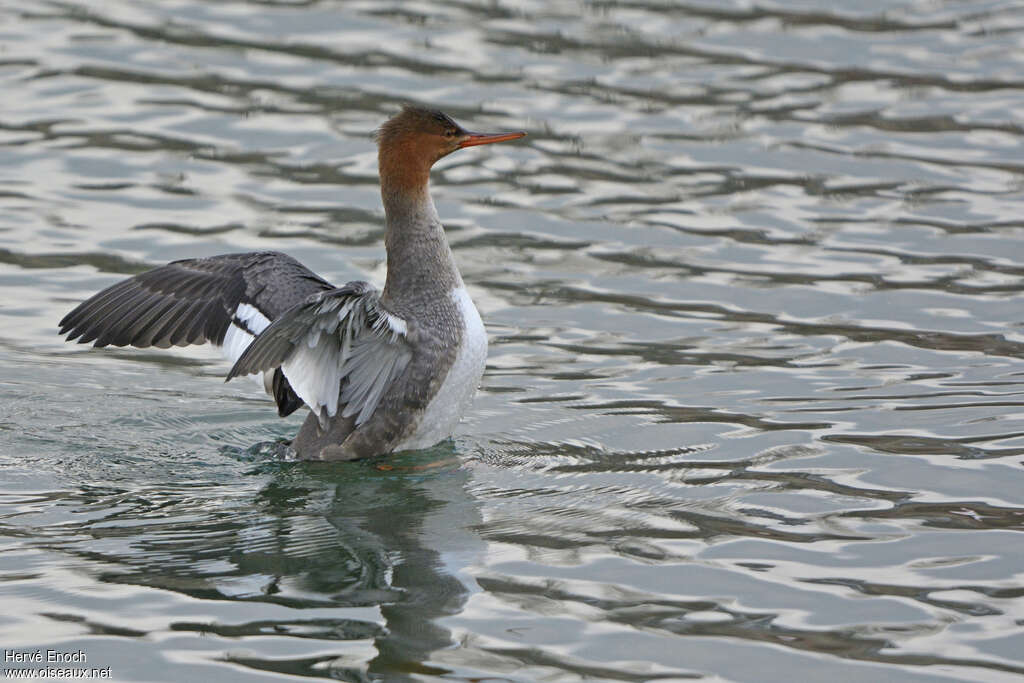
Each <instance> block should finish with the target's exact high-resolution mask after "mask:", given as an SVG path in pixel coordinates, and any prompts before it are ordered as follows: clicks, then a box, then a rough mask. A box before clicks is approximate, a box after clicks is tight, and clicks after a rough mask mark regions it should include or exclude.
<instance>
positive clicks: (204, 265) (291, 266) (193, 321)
mask: <svg viewBox="0 0 1024 683" xmlns="http://www.w3.org/2000/svg"><path fill="white" fill-rule="evenodd" d="M328 289H331V285H330V284H329V283H328V282H326V281H325V280H323V279H321V278H320V277H318V276H317V275H316V274H314V273H313V272H312V271H310V270H309V269H308V268H306V267H305V266H303V265H302V264H301V263H299V262H298V261H296V260H295V259H293V258H292V257H290V256H287V255H286V254H281V253H277V252H253V253H246V254H225V255H223V256H213V257H210V258H201V259H187V260H183V261H174V262H173V263H169V264H167V265H166V266H161V267H159V268H154V269H153V270H150V271H147V272H145V273H142V274H140V275H136V276H135V277H133V278H129V279H128V280H122V281H121V282H118V283H116V284H114V285H112V286H110V287H108V288H107V289H105V290H103V291H102V292H100V293H98V294H96V295H95V296H93V297H91V298H90V299H88V300H86V301H84V302H83V303H81V304H80V305H79V306H78V307H77V308H75V309H74V310H73V311H71V312H70V313H68V314H67V315H66V316H64V318H63V319H62V320H61V321H60V333H61V334H67V335H68V341H73V340H75V339H78V342H79V343H81V344H87V343H89V342H92V343H93V344H94V345H95V346H107V345H113V346H137V347H139V348H146V347H148V346H157V347H161V348H167V347H170V346H185V345H188V344H202V343H203V342H207V341H210V342H213V343H214V344H218V345H219V344H221V343H222V342H223V341H224V335H225V334H226V333H227V330H228V327H229V326H230V325H231V322H232V317H233V316H234V314H235V311H236V310H237V308H238V306H239V304H248V305H250V306H253V307H254V308H256V309H258V310H259V311H260V312H261V313H263V315H264V316H266V317H267V319H269V320H274V318H276V317H278V316H279V315H281V313H283V312H284V311H286V310H287V309H288V308H290V307H291V306H293V305H295V304H296V303H298V302H300V301H303V300H304V299H305V298H306V297H308V296H309V295H310V294H313V293H316V292H321V291H324V290H328Z"/></svg>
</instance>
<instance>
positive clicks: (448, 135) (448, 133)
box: [444, 128, 455, 138]
mask: <svg viewBox="0 0 1024 683" xmlns="http://www.w3.org/2000/svg"><path fill="white" fill-rule="evenodd" d="M444 136H445V137H446V138H453V137H455V129H454V128H449V129H448V130H446V131H445V132H444Z"/></svg>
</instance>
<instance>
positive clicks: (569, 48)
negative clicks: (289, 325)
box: [0, 0, 1024, 683]
mask: <svg viewBox="0 0 1024 683" xmlns="http://www.w3.org/2000/svg"><path fill="white" fill-rule="evenodd" d="M0 93H2V99H0V298H2V300H0V368H2V371H0V605H2V609H0V612H2V616H0V648H3V649H10V650H19V651H22V650H33V649H36V648H44V649H46V648H55V649H59V650H64V651H70V650H78V649H82V650H84V652H85V653H86V655H87V657H88V665H89V666H97V667H106V666H110V667H111V670H112V673H113V677H114V679H115V680H125V681H182V680H191V681H200V680H218V681H223V682H225V683H226V682H228V681H242V680H245V681H248V680H257V679H266V680H279V679H285V678H292V679H294V680H300V679H302V678H308V677H313V678H317V677H320V678H333V679H337V680H346V681H367V680H387V681H391V680H395V681H400V680H442V679H443V680H465V681H469V680H474V681H477V680H488V681H499V680H500V681H533V680H538V681H539V680H546V681H556V680H557V681H573V680H583V679H586V680H608V681H647V680H681V679H690V678H707V679H713V680H735V681H791V680H885V681H944V680H945V681H948V680H972V681H999V680H1011V679H1015V678H1017V677H1019V676H1020V675H1021V674H1024V636H1022V634H1024V577H1022V572H1024V542H1022V541H1024V537H1022V536H1021V532H1022V531H1024V472H1022V462H1024V397H1022V392H1024V359H1022V351H1024V330H1022V328H1021V326H1022V324H1024V308H1022V305H1021V304H1022V298H1021V287H1022V277H1024V242H1022V237H1024V218H1022V217H1024V184H1022V181H1024V154H1022V142H1024V4H1022V3H1020V2H951V1H949V2H947V1H942V0H930V1H921V2H906V1H892V2H889V1H884V0H877V1H872V2H860V3H843V4H841V5H839V6H836V4H835V3H830V2H824V1H796V0H794V1H783V0H765V1H764V2H760V1H759V2H756V3H750V2H714V3H712V2H692V3H691V2H688V1H687V2H673V1H667V2H665V1H659V0H638V1H637V2H585V3H580V2H559V1H557V0H556V1H551V0H549V1H547V2H531V1H529V0H524V1H513V0H497V1H495V2H465V1H452V2H434V1H424V2H416V3H404V2H403V3H398V2H395V3H383V2H330V1H327V0H324V1H317V0H309V1H305V2H303V1H301V0H299V1H295V2H285V1H281V2H277V1H275V0H250V1H249V2H242V1H235V2H207V1H205V0H173V1H172V0H166V1H164V0H160V1H157V0H153V1H150V2H143V1H127V0H124V1H117V0H91V1H86V0H81V1H77V2H21V1H18V2H15V1H13V0H4V1H3V2H2V3H0ZM402 101H415V102H420V103H424V104H429V105H432V106H438V107H441V108H443V109H444V110H446V111H448V112H449V113H450V114H452V115H453V116H454V117H456V118H457V119H458V120H460V121H461V122H463V123H464V124H465V125H467V127H472V128H476V129H481V130H508V129H512V130H515V129H525V130H527V131H529V137H527V138H525V139H524V140H522V141H520V142H517V143H511V144H504V145H497V146H494V147H493V148H480V149H474V150H466V151H463V152H460V153H458V154H455V155H453V156H451V157H449V158H448V159H446V160H444V161H443V162H442V163H441V164H439V165H438V168H437V170H436V171H435V174H434V176H433V181H432V182H433V192H434V196H435V199H436V202H437V205H438V208H439V211H440V213H441V215H442V217H443V218H444V219H445V221H446V225H447V228H448V232H449V237H450V240H451V243H452V247H453V249H454V252H455V255H456V258H457V260H458V263H459V266H460V268H461V269H462V272H463V275H464V278H465V280H466V282H467V286H468V287H469V290H470V292H471V294H472V295H473V297H474V299H475V301H476V302H477V305H478V307H479V308H480V309H481V312H482V314H483V317H484V319H485V322H486V325H487V328H488V331H489V336H490V342H491V346H490V357H489V360H488V366H487V372H486V374H485V376H484V379H483V385H482V387H481V390H480V392H479V394H478V397H477V400H476V403H475V405H474V407H473V409H472V411H471V412H470V414H469V415H468V416H467V418H466V419H465V420H464V422H463V423H462V424H461V425H460V428H459V431H458V434H457V435H456V438H455V439H454V441H453V442H452V443H449V444H445V445H442V446H439V447H437V448H435V449H431V450H428V451H424V452H418V453H409V454H404V455H401V456H399V457H396V458H392V459H389V460H387V461H375V462H374V461H370V462H356V463H344V464H336V465H310V464H302V463H286V462H275V461H273V460H271V459H269V458H267V457H266V455H265V453H264V452H263V450H262V449H261V447H260V446H259V445H258V444H260V443H261V442H267V441H273V440H275V439H282V438H287V437H289V436H291V435H292V434H294V432H295V431H296V430H297V427H298V424H299V422H300V420H301V418H300V417H299V416H295V417H293V418H291V419H288V420H283V421H282V420H279V419H278V418H277V417H276V415H275V412H274V410H273V407H272V404H271V403H270V402H269V401H268V400H267V399H266V398H265V397H264V396H262V395H261V393H260V392H259V390H258V388H257V387H256V386H255V385H254V384H252V383H249V382H244V381H242V382H239V381H235V382H232V383H230V384H224V383H223V382H222V381H221V378H222V377H223V375H224V373H225V372H226V370H227V364H226V362H225V361H223V360H221V359H220V357H219V356H218V354H217V353H216V351H215V350H213V349H210V348H208V347H198V348H191V349H183V350H172V351H170V352H163V351H157V350H116V349H104V350H93V349H90V348H88V347H85V346H77V345H70V344H65V343H63V342H62V340H61V339H60V338H59V337H58V336H57V335H56V323H57V321H58V320H59V319H60V318H61V316H62V315H63V314H64V313H65V312H67V311H68V310H69V309H70V308H71V307H73V306H74V305H75V304H76V303H77V302H79V301H81V300H82V299H83V298H85V297H86V296H88V295H90V294H91V293H94V292H96V291H98V290H99V289H100V288H102V287H104V286H106V285H109V284H111V283H113V282H115V281H116V280H118V279H120V278H123V277H126V276H129V275H131V274H134V273H137V272H140V271H142V270H144V269H146V268H149V267H152V266H155V265H158V264H161V263H164V262H166V261H169V260H173V259H177V258H185V257H191V256H202V255H211V254H216V253H225V252H232V251H247V250H256V249H278V250H282V251H286V252H288V253H290V254H292V255H294V256H296V257H298V258H299V259H301V260H302V261H303V262H305V263H306V264H307V265H309V266H310V267H311V268H313V269H314V270H316V271H317V272H319V273H320V274H321V275H323V276H325V277H327V278H329V279H331V280H333V281H335V282H338V283H341V282H345V281H347V280H349V279H357V278H359V279H369V280H371V281H373V282H376V283H378V284H380V283H381V282H382V280H383V275H384V270H383V255H384V252H383V233H382V227H381V221H382V211H381V208H380V202H379V195H378V189H377V179H376V165H375V152H374V147H373V142H372V139H371V133H372V131H373V129H374V128H375V127H376V126H377V125H379V124H380V122H381V121H383V120H384V119H385V118H386V117H387V116H389V115H390V114H391V113H393V112H394V111H395V110H396V108H397V106H398V104H399V103H400V102H402ZM382 464H384V465H386V466H385V467H382V466H381V465H382ZM4 666H7V665H4Z"/></svg>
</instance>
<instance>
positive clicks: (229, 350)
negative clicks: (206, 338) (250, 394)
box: [220, 304, 273, 395]
mask: <svg viewBox="0 0 1024 683" xmlns="http://www.w3.org/2000/svg"><path fill="white" fill-rule="evenodd" d="M238 322H241V323H242V325H244V327H240V326H239V325H238ZM269 324H270V320H269V319H268V318H267V316H265V315H263V314H262V313H260V311H259V309H258V308H256V307H255V306H250V305H249V304H238V308H236V309H235V314H234V316H233V317H232V319H231V325H229V326H228V331H227V333H226V334H225V335H224V341H223V342H222V343H221V346H220V351H221V353H223V354H224V357H225V358H227V359H228V360H229V361H231V362H232V363H234V362H235V361H237V360H238V359H239V358H240V357H241V355H242V354H243V353H245V350H246V349H247V348H249V344H252V340H253V339H255V338H256V335H257V334H259V333H260V332H262V331H263V330H265V329H266V328H267V325H269ZM251 377H252V378H253V379H254V380H256V382H258V383H259V385H260V386H262V387H263V388H264V389H265V390H266V391H267V393H268V394H271V395H273V388H272V387H268V382H267V381H266V377H265V373H262V372H261V373H258V374H256V375H251Z"/></svg>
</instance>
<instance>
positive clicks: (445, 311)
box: [60, 106, 526, 460]
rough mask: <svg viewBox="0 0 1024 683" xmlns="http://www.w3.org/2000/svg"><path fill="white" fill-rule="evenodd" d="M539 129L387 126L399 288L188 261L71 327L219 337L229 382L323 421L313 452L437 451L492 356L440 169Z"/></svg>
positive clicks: (307, 427)
mask: <svg viewBox="0 0 1024 683" xmlns="http://www.w3.org/2000/svg"><path fill="white" fill-rule="evenodd" d="M524 135H526V133H522V132H515V133H497V134H483V133H470V132H468V131H466V130H465V129H463V128H462V127H461V126H459V124H457V123H455V121H453V120H452V119H451V118H449V117H448V116H447V115H445V114H443V113H441V112H439V111H432V110H428V109H423V108H420V107H414V106H407V107H405V108H404V109H403V110H402V111H401V112H400V113H399V114H397V115H396V116H394V117H393V118H391V119H389V120H388V121H387V122H386V123H384V124H383V125H382V126H381V127H380V129H379V130H378V131H377V145H378V163H379V167H380V184H381V197H382V199H383V201H384V212H385V215H386V224H387V232H386V237H385V240H384V244H385V248H386V249H387V280H386V281H385V284H384V291H382V292H379V291H377V289H376V288H375V287H373V286H372V285H370V284H369V283H366V282H360V281H356V282H349V283H348V284H346V285H345V286H343V287H334V286H333V285H331V284H330V283H328V282H327V281H325V280H323V279H322V278H320V277H319V276H317V275H316V274H314V273H313V272H312V271H310V270H309V269H307V268H306V267H305V266H303V265H302V264H301V263H299V262H298V261H296V260H295V259H293V258H291V257H290V256H287V255H285V254H281V253H278V252H270V251H268V252H255V253H246V254H226V255H223V256H213V257H210V258H199V259H186V260H183V261H174V262H173V263H169V264H167V265H165V266H161V267H159V268H156V269H154V270H150V271H148V272H145V273H142V274H141V275H137V276H135V277H133V278H130V279H128V280H123V281H121V282H118V283H117V284H115V285H113V286H111V287H109V288H107V289H105V290H103V291H102V292H100V293H99V294H96V295H95V296H93V297H92V298H90V299H89V300H87V301H85V302H83V303H82V304H81V305H79V306H78V307H77V308H75V310H73V311H71V312H70V313H68V314H67V315H66V316H64V319H63V320H61V321H60V333H61V334H67V335H68V337H67V338H68V341H72V340H74V339H78V342H79V343H88V342H93V345H94V346H107V345H113V346H129V345H130V346H136V347H140V348H145V347H149V346H156V347H160V348H168V347H170V346H186V345H188V344H202V343H204V342H207V341H209V342H212V343H213V344H216V345H218V346H220V347H221V349H222V350H223V352H224V355H225V356H227V357H228V359H230V360H232V361H234V366H233V367H232V368H231V371H230V372H229V373H228V379H231V378H232V377H237V376H240V375H258V376H259V378H260V379H261V380H262V382H263V385H264V387H265V388H266V390H267V393H269V394H270V395H272V396H273V397H274V400H275V401H276V403H277V408H278V414H279V415H281V416H282V417H284V416H285V415H289V414H291V413H292V412H294V411H295V410H296V409H298V408H299V407H300V406H302V405H303V404H305V405H306V406H308V407H309V409H310V414H309V416H308V417H307V418H306V421H305V423H304V424H303V425H302V428H301V429H300V430H299V433H298V435H297V436H296V437H295V439H294V441H292V448H294V449H295V451H296V453H297V454H298V456H299V457H301V458H305V459H322V460H351V459H355V458H362V457H367V456H371V455H377V454H383V453H390V452H394V451H400V450H409V449H417V448H426V447H429V446H432V445H434V444H436V443H438V442H440V441H443V440H445V439H447V438H448V437H450V436H451V434H452V431H453V430H454V428H455V425H456V424H457V423H458V421H459V419H460V418H461V417H462V414H463V413H464V412H465V411H466V409H467V408H468V407H469V404H470V402H471V401H472V398H473V394H474V393H475V392H476V388H477V384H478V383H479V381H480V377H481V376H482V374H483V371H484V363H485V361H486V358H487V335H486V333H485V331H484V326H483V323H482V322H481V320H480V314H479V313H478V312H477V310H476V307H475V306H474V305H473V302H472V300H470V298H469V295H468V294H467V293H466V288H465V286H464V285H463V283H462V276H461V275H460V274H459V270H458V268H456V266H455V260H454V259H453V258H452V252H451V249H450V248H449V247H448V240H447V239H446V238H445V234H444V228H443V227H442V225H441V220H440V218H439V217H438V215H437V209H435V208H434V202H433V200H432V199H431V198H430V192H429V190H428V182H429V177H430V168H431V166H433V165H434V162H436V161H437V160H438V159H440V158H442V157H444V156H445V155H447V154H450V153H451V152H454V151H455V150H457V149H461V148H463V147H471V146H474V145H486V144H490V143H492V142H502V141H505V140H515V139H516V138H520V137H522V136H524Z"/></svg>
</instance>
